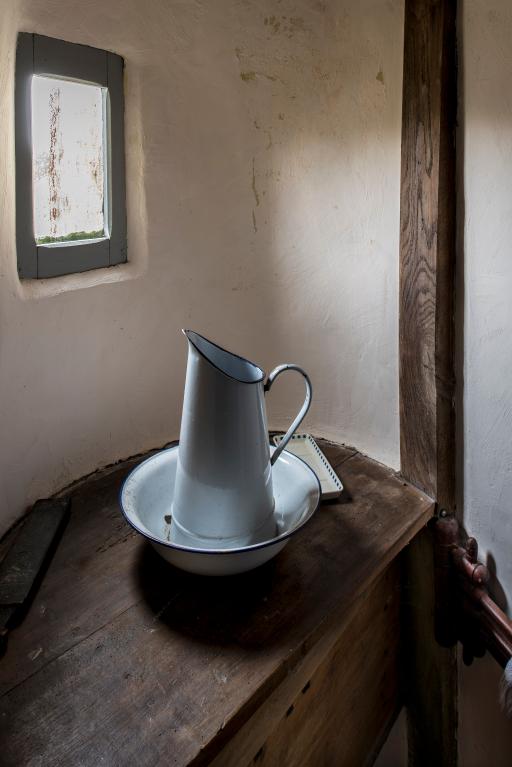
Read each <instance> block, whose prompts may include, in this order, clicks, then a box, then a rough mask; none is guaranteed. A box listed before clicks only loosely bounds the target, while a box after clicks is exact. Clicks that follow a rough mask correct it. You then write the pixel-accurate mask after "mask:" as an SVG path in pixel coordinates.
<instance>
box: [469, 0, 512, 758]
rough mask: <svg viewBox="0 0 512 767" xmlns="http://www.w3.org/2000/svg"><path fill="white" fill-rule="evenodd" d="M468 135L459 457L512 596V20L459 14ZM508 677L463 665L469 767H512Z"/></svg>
mask: <svg viewBox="0 0 512 767" xmlns="http://www.w3.org/2000/svg"><path fill="white" fill-rule="evenodd" d="M458 18H459V24H458V55H459V129H458V132H457V144H458V208H457V215H458V220H459V227H458V245H457V252H458V261H459V266H458V273H457V288H456V289H457V309H458V316H457V322H456V331H457V370H456V373H457V386H458V399H457V421H458V427H457V452H458V467H457V468H458V471H457V481H458V498H457V503H458V509H459V517H460V518H461V519H462V520H463V522H464V526H465V528H466V529H467V531H468V533H469V534H470V535H474V536H475V537H476V538H477V540H478V543H479V545H480V550H481V555H480V558H481V559H482V560H483V561H486V562H487V566H488V567H489V570H490V572H491V583H490V592H491V595H492V596H493V598H494V599H495V600H496V601H497V603H498V604H499V605H500V606H501V607H502V608H503V609H506V608H507V606H508V605H507V601H508V602H510V593H511V592H510V590H511V588H512V560H511V558H510V541H511V536H512V524H511V516H510V508H511V506H512V474H511V471H510V467H511V465H512V447H511V441H510V428H511V423H512V420H511V414H512V395H511V389H510V380H511V377H512V356H511V354H510V342H509V338H510V331H511V330H512V312H511V304H510V280H511V279H512V266H511V263H512V262H511V259H510V242H511V238H512V226H511V217H510V194H509V191H510V184H511V180H512V161H511V158H512V96H511V91H510V87H509V83H510V79H511V77H512V50H511V48H510V45H509V41H510V36H511V34H512V8H511V6H510V3H509V2H507V0H471V2H469V1H468V0H466V2H462V0H459V4H458ZM500 675H501V669H500V667H499V666H498V665H497V664H496V663H495V661H494V660H493V659H492V658H491V657H489V656H488V655H486V657H485V658H483V659H482V660H475V661H474V663H473V664H472V665H471V666H470V667H469V668H467V667H465V666H463V664H462V660H460V665H459V737H458V740H459V760H460V765H461V767H481V765H483V764H489V765H491V764H492V765H493V767H506V766H507V767H508V765H509V764H510V762H511V753H512V728H511V723H510V721H509V720H507V719H506V717H505V715H504V714H503V713H502V712H501V710H500V708H499V704H498V696H499V690H498V685H499V679H500Z"/></svg>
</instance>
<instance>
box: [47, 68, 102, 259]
mask: <svg viewBox="0 0 512 767" xmlns="http://www.w3.org/2000/svg"><path fill="white" fill-rule="evenodd" d="M106 99H107V90H106V88H101V87H100V86H98V85H93V84H89V83H81V82H77V81H73V80H64V79H57V78H54V77H44V76H40V75H34V77H33V78H32V184H33V205H34V235H35V240H36V243H37V244H38V245H42V244H45V245H53V244H58V243H62V242H80V241H83V240H92V239H100V238H104V237H108V236H109V229H108V191H107V185H106V180H107V174H106V168H107V165H108V158H107V146H108V143H107V124H106V107H107V104H106Z"/></svg>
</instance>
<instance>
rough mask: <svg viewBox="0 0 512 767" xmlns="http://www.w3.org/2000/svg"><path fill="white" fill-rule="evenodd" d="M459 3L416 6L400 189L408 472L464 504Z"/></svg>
mask: <svg viewBox="0 0 512 767" xmlns="http://www.w3.org/2000/svg"><path fill="white" fill-rule="evenodd" d="M455 5H456V4H455V2H454V0H406V3H405V43H404V80H403V106H402V172H401V192H400V453H401V466H402V473H403V475H404V476H405V477H406V478H407V479H408V480H409V481H411V482H413V483H414V484H415V485H417V486H418V487H420V488H421V489H422V490H424V491H425V492H426V493H428V494H429V495H430V496H431V497H432V498H435V499H436V500H437V501H438V503H439V504H442V506H443V507H444V508H446V509H448V510H450V511H451V510H453V507H454V495H455V493H454V486H455V479H454V477H455V460H454V458H455V429H454V423H455V419H454V405H453V398H454V389H455V379H454V372H453V315H454V300H453V295H454V273H455V118H456V58H455Z"/></svg>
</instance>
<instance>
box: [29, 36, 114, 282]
mask: <svg viewBox="0 0 512 767" xmlns="http://www.w3.org/2000/svg"><path fill="white" fill-rule="evenodd" d="M123 121H124V98H123V59H122V58H121V57H120V56H116V55H115V54H113V53H109V52H107V51H102V50H99V49H97V48H90V47H88V46H84V45H77V44H74V43H67V42H64V41H62V40H54V39H52V38H49V37H43V36H41V35H33V34H26V33H21V34H20V35H19V36H18V47H17V56H16V241H17V253H18V272H19V275H20V277H21V278H43V277H57V276H59V275H63V274H70V273H72V272H83V271H86V270H89V269H98V268H100V267H105V266H113V265H114V264H119V263H122V262H124V261H126V210H125V178H124V126H123Z"/></svg>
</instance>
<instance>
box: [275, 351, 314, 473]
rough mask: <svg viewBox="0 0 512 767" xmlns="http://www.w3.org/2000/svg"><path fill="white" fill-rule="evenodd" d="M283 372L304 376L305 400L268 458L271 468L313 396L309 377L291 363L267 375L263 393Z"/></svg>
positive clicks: (298, 424)
mask: <svg viewBox="0 0 512 767" xmlns="http://www.w3.org/2000/svg"><path fill="white" fill-rule="evenodd" d="M285 370H296V371H297V372H298V373H300V374H301V375H303V376H304V383H305V384H306V399H305V400H304V404H303V405H302V407H301V409H300V410H299V412H298V413H297V416H296V417H295V420H294V421H293V422H292V425H291V426H290V428H289V429H288V431H287V432H286V434H285V435H284V437H283V439H282V440H281V442H280V443H279V445H278V447H276V449H275V450H274V453H273V454H272V457H271V458H270V465H271V466H273V465H274V464H275V462H276V461H277V459H278V458H279V456H280V455H281V453H282V452H283V450H284V449H285V447H286V445H287V444H288V442H289V441H290V439H291V438H292V435H293V433H294V432H295V431H296V430H297V428H298V427H299V426H300V424H301V423H302V421H303V419H304V416H305V415H306V413H307V412H308V410H309V406H310V405H311V396H312V394H313V388H312V386H311V381H310V380H309V376H308V374H307V373H306V371H305V370H303V369H302V368H301V367H299V365H293V364H291V363H285V364H284V365H278V366H277V367H276V368H274V370H273V371H272V372H271V373H270V374H269V376H268V378H267V381H266V383H265V386H264V390H265V392H267V391H270V387H271V386H272V384H273V383H274V381H275V380H276V378H277V376H278V375H281V373H284V371H285Z"/></svg>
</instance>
